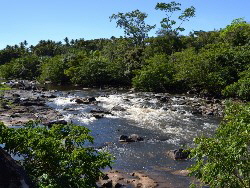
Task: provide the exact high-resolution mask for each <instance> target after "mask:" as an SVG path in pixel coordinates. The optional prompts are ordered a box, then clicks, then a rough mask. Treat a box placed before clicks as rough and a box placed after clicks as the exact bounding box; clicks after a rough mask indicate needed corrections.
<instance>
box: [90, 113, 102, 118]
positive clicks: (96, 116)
mask: <svg viewBox="0 0 250 188" xmlns="http://www.w3.org/2000/svg"><path fill="white" fill-rule="evenodd" d="M92 116H93V117H95V118H96V119H101V118H103V117H104V115H103V114H99V113H93V114H92Z"/></svg>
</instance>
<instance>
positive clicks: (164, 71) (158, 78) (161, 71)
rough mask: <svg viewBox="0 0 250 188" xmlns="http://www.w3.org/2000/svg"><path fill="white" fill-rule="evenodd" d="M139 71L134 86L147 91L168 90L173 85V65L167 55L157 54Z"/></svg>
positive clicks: (134, 79)
mask: <svg viewBox="0 0 250 188" xmlns="http://www.w3.org/2000/svg"><path fill="white" fill-rule="evenodd" d="M147 63H148V65H146V66H144V67H143V68H142V69H141V70H139V71H138V72H137V75H136V76H135V77H134V78H133V86H134V87H135V88H137V89H142V90H146V91H166V90H168V89H170V87H172V85H173V67H172V66H171V65H170V64H169V62H168V57H167V56H166V55H155V56H154V57H153V58H150V59H149V60H147Z"/></svg>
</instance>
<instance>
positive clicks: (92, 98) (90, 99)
mask: <svg viewBox="0 0 250 188" xmlns="http://www.w3.org/2000/svg"><path fill="white" fill-rule="evenodd" d="M87 100H88V101H89V102H94V101H96V98H95V97H89V98H88V99H87Z"/></svg>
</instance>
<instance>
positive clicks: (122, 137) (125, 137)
mask: <svg viewBox="0 0 250 188" xmlns="http://www.w3.org/2000/svg"><path fill="white" fill-rule="evenodd" d="M119 141H120V142H129V138H128V136H126V135H121V136H120V139H119Z"/></svg>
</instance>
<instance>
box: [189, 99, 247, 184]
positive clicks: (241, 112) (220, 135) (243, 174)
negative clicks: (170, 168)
mask: <svg viewBox="0 0 250 188" xmlns="http://www.w3.org/2000/svg"><path fill="white" fill-rule="evenodd" d="M249 112H250V104H237V103H235V104H232V105H228V106H227V108H226V110H225V117H224V120H223V121H222V123H221V124H220V126H219V127H218V129H217V130H216V134H215V135H214V136H213V137H212V138H206V137H200V138H196V139H195V144H196V147H195V148H194V149H192V150H191V154H192V157H193V158H194V159H195V160H196V164H194V165H193V166H192V168H191V169H190V170H191V175H193V176H195V177H196V178H198V179H199V180H200V181H201V182H203V183H204V184H208V185H210V186H211V188H215V187H228V188H238V187H241V188H249V187H250V178H249V177H250V151H249V150H250V134H249V133H250V113H249Z"/></svg>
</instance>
